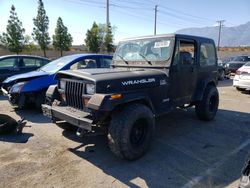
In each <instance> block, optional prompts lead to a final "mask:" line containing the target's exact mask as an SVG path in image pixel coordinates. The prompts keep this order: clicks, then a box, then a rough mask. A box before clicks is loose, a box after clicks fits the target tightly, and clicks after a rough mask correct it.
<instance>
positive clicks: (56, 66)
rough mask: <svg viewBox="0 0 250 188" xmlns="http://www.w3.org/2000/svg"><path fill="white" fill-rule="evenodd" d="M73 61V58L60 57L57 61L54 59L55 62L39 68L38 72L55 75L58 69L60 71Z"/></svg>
mask: <svg viewBox="0 0 250 188" xmlns="http://www.w3.org/2000/svg"><path fill="white" fill-rule="evenodd" d="M74 59H75V57H74V56H65V57H61V58H59V59H56V60H54V61H52V62H50V63H48V64H47V65H45V66H43V67H41V68H40V69H38V71H44V72H49V73H55V72H57V71H59V70H60V69H62V68H63V67H64V66H65V65H67V64H68V63H70V62H71V61H73V60H74Z"/></svg>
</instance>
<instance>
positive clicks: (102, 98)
mask: <svg viewBox="0 0 250 188" xmlns="http://www.w3.org/2000/svg"><path fill="white" fill-rule="evenodd" d="M111 95H112V94H94V95H93V96H92V97H91V98H90V100H89V102H88V105H87V108H90V109H92V110H97V111H99V110H100V111H106V112H111V111H113V110H114V109H115V108H116V107H118V106H121V105H125V104H128V103H133V102H138V103H142V104H145V105H146V106H148V107H149V108H150V109H151V110H152V112H153V113H155V109H154V106H153V104H152V102H151V99H150V98H149V97H148V96H147V95H146V94H145V93H138V92H133V93H122V97H121V98H120V99H115V100H112V99H111Z"/></svg>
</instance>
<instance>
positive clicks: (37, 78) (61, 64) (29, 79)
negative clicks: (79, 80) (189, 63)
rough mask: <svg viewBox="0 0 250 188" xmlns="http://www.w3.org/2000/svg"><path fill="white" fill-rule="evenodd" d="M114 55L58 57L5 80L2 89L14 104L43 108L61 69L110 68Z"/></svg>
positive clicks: (20, 106) (21, 106)
mask: <svg viewBox="0 0 250 188" xmlns="http://www.w3.org/2000/svg"><path fill="white" fill-rule="evenodd" d="M111 62H112V56H110V55H102V54H75V55H69V56H64V57H61V58H59V59H56V60H54V61H52V62H50V63H49V64H47V65H45V66H43V67H41V68H39V69H37V70H35V71H32V72H29V73H25V74H19V75H15V76H12V77H9V78H7V79H6V80H4V81H3V83H2V87H1V90H2V92H3V93H4V94H5V95H7V96H8V97H9V101H10V103H11V104H12V105H13V106H16V107H18V108H23V107H25V106H26V105H30V104H31V105H32V104H33V105H35V107H36V108H37V109H40V108H41V104H42V103H43V102H44V99H45V93H46V91H47V89H48V87H49V86H50V85H53V84H56V83H57V81H56V80H55V79H54V76H55V74H56V73H57V72H58V71H61V70H67V69H71V70H75V69H87V68H108V67H110V64H111Z"/></svg>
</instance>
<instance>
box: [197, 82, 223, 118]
mask: <svg viewBox="0 0 250 188" xmlns="http://www.w3.org/2000/svg"><path fill="white" fill-rule="evenodd" d="M218 106H219V93H218V90H217V88H216V87H215V86H213V85H208V86H207V87H206V89H205V91H204V93H203V97H202V100H201V101H199V102H197V103H196V105H195V112H196V115H197V117H198V118H199V119H200V120H205V121H210V120H212V119H214V117H215V115H216V113H217V110H218Z"/></svg>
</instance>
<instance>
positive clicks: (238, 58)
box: [233, 56, 250, 61]
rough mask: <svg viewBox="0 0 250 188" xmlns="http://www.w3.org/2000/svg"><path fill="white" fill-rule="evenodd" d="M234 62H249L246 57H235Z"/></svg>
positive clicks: (249, 59)
mask: <svg viewBox="0 0 250 188" xmlns="http://www.w3.org/2000/svg"><path fill="white" fill-rule="evenodd" d="M233 60H234V61H250V58H249V57H248V56H237V57H235V58H234V59H233Z"/></svg>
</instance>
